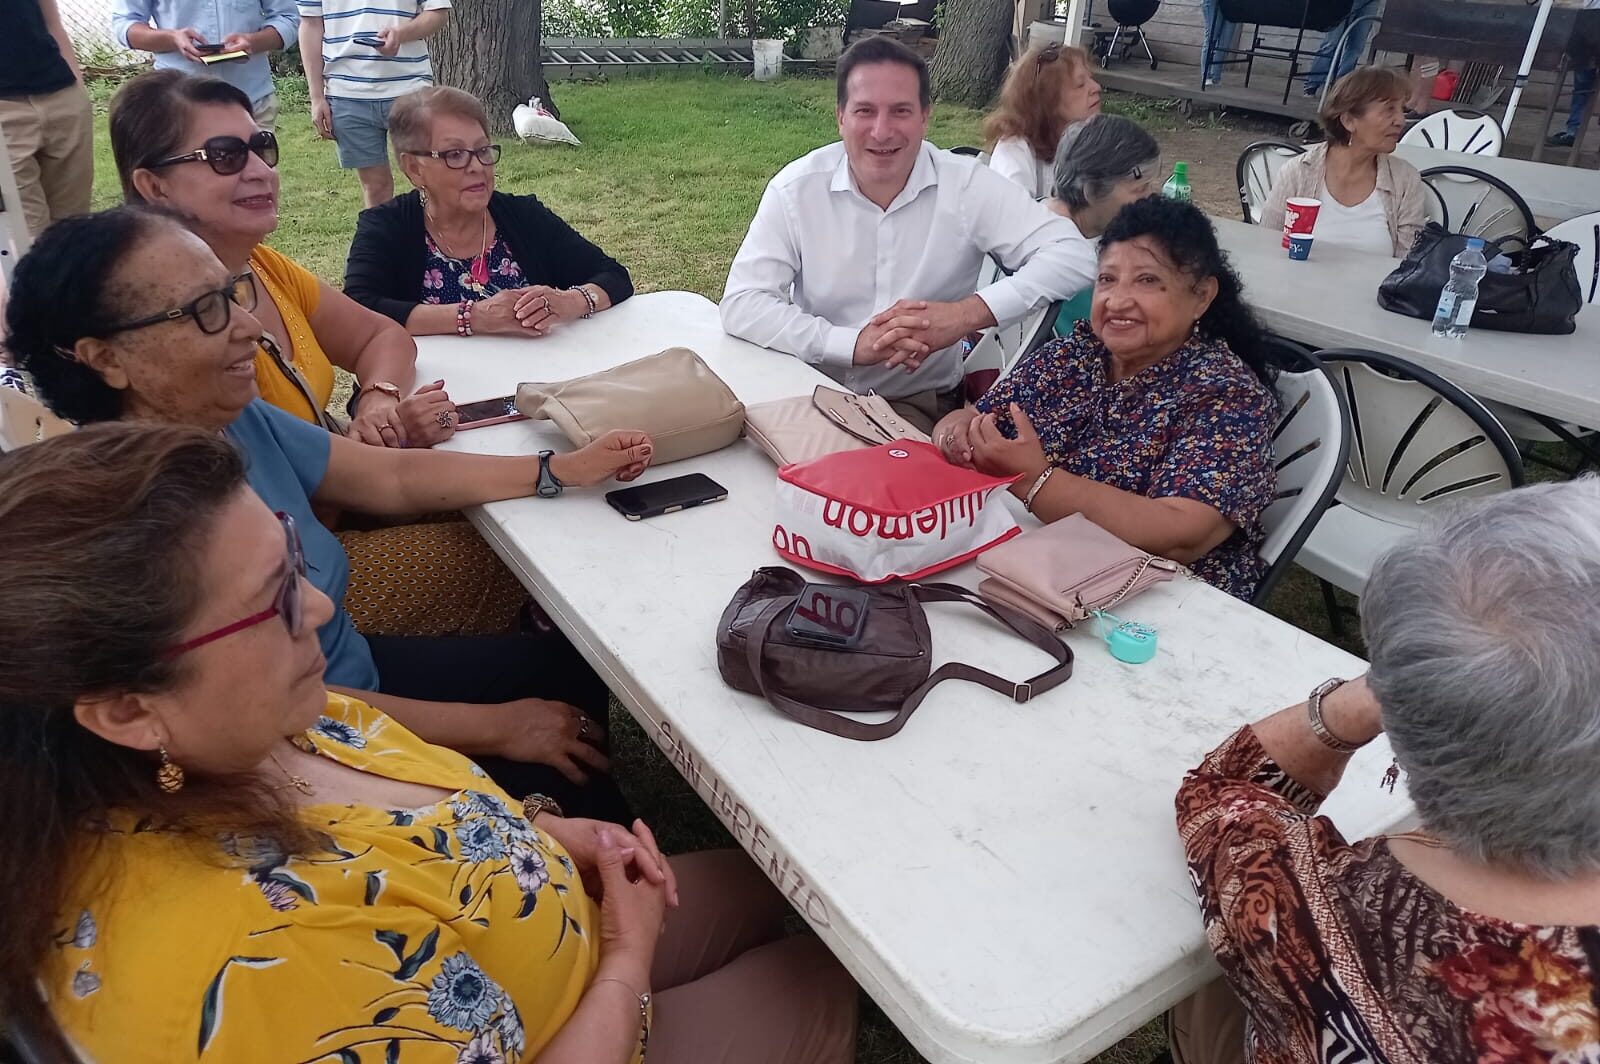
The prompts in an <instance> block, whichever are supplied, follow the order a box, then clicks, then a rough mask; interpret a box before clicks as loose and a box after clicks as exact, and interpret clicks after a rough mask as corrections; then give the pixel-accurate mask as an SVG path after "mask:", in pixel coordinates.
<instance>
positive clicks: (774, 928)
mask: <svg viewBox="0 0 1600 1064" xmlns="http://www.w3.org/2000/svg"><path fill="white" fill-rule="evenodd" d="M0 540H3V541H4V542H5V543H6V544H7V549H8V551H15V552H16V555H17V556H20V557H27V558H28V559H29V561H28V564H27V565H26V566H25V567H23V568H21V569H19V570H17V571H15V572H13V573H12V574H11V575H10V576H9V577H8V579H7V580H6V581H5V582H3V583H0V817H4V818H5V819H6V822H7V823H9V824H11V825H13V829H12V830H9V831H8V834H9V835H10V841H11V844H12V846H13V847H14V848H13V850H12V853H13V858H14V857H15V856H16V855H17V854H20V853H26V854H27V859H26V860H17V859H12V858H8V859H7V860H6V861H4V862H0V911H3V912H5V914H6V933H5V935H4V936H0V1015H3V1016H5V1017H7V1018H8V1019H9V1020H10V1021H12V1022H16V1023H18V1024H19V1026H22V1027H34V1028H40V1029H43V1030H45V1031H46V1032H47V1036H48V1037H60V1036H61V1035H64V1037H65V1039H66V1040H67V1042H68V1043H70V1045H71V1046H72V1047H73V1049H75V1050H76V1051H77V1052H78V1053H80V1054H81V1056H82V1059H86V1060H101V1061H110V1060H116V1061H119V1062H120V1061H138V1062H142V1061H149V1062H152V1064H154V1062H170V1061H179V1060H211V1061H230V1062H231V1061H307V1062H309V1061H337V1062H356V1061H373V1062H376V1061H380V1060H381V1061H384V1062H386V1064H388V1062H394V1061H401V1062H415V1064H434V1062H437V1064H505V1062H513V1061H521V1062H537V1064H569V1062H570V1064H578V1062H582V1064H601V1062H604V1064H625V1062H634V1061H639V1060H642V1059H644V1056H645V1053H646V1051H647V1050H648V1054H649V1059H650V1060H651V1061H652V1062H653V1064H660V1062H663V1061H665V1062H668V1064H677V1062H681V1064H689V1062H691V1061H693V1062H702V1061H708V1060H727V1061H763V1062H772V1061H790V1062H794V1064H800V1062H802V1061H805V1062H815V1061H824V1062H835V1061H838V1062H844V1061H850V1060H852V1059H853V1058H854V1029H855V990H854V987H853V985H852V984H851V983H850V981H849V979H848V977H847V976H845V975H844V973H843V971H842V970H841V969H840V968H839V967H838V965H837V964H836V963H835V962H834V961H833V960H832V958H831V957H829V956H828V954H827V953H826V951H825V950H823V949H822V947H821V946H820V945H819V944H817V943H816V941H815V940H814V939H810V938H809V937H801V938H787V939H786V938H784V937H783V930H782V924H783V915H784V911H785V910H784V905H783V902H782V900H781V898H779V897H778V895H777V893H776V891H774V890H772V889H771V887H770V886H769V885H767V884H766V883H765V882H764V881H763V880H762V878H761V875H760V873H759V872H758V871H756V869H755V868H754V867H753V866H752V865H751V864H750V863H749V862H748V861H747V860H745V859H744V858H743V856H742V855H739V854H736V853H703V854H693V855H689V856H687V857H680V858H673V859H672V860H671V861H668V860H666V859H665V858H663V857H662V856H661V853H660V851H659V850H658V849H657V848H656V845H655V842H654V839H653V838H652V836H651V834H650V831H649V829H647V828H646V827H645V826H644V824H643V823H641V822H635V824H634V826H633V829H632V831H631V832H630V831H624V830H623V829H621V828H618V827H616V826H614V825H603V824H600V823H597V822H594V821H584V820H566V819H563V818H562V817H561V816H560V814H559V811H558V810H552V809H548V808H545V807H544V806H543V804H542V800H541V799H539V798H537V796H535V797H534V798H530V799H528V801H527V803H525V805H524V806H518V805H516V804H514V803H513V802H512V800H511V799H510V798H509V797H507V796H506V794H505V793H504V792H503V791H501V790H500V789H499V788H498V787H496V786H495V785H494V784H493V783H492V782H490V781H489V780H488V779H487V778H486V777H485V776H484V774H483V773H482V772H481V771H480V770H478V769H477V767H476V766H474V765H473V764H472V763H471V762H469V761H467V760H466V759H465V758H463V757H461V756H460V755H458V754H455V753H452V752H450V751H447V750H444V749H442V748H440V747H435V746H430V745H428V744H427V743H424V742H423V741H421V740H419V739H418V738H417V737H416V736H414V735H412V734H411V733H410V732H408V731H406V729H405V728H404V727H402V726H401V725H400V724H398V723H397V722H395V721H394V720H392V719H390V718H388V717H386V716H384V715H383V714H382V713H380V712H378V711H377V710H375V709H373V708H371V707H370V706H367V705H364V704H362V703H360V702H357V701H354V700H352V699H347V698H344V697H341V696H330V695H329V694H328V693H327V692H326V691H325V690H324V688H323V683H322V665H323V662H322V654H321V651H320V649H319V647H318V644H317V638H316V628H317V625H318V624H320V623H322V622H323V621H325V620H327V618H328V616H329V615H330V614H331V611H332V605H331V603H330V602H329V600H328V599H327V598H326V597H325V596H324V595H322V594H321V593H320V592H318V591H317V590H316V589H315V588H314V587H313V586H312V585H311V584H310V583H308V582H307V581H306V579H305V570H304V558H303V555H302V554H301V552H300V549H299V544H298V538H297V536H296V533H295V529H294V525H293V522H292V520H291V519H289V518H286V517H284V516H283V515H274V514H272V513H271V512H270V511H269V510H268V509H267V508H266V506H265V505H264V504H263V503H262V502H261V501H260V499H258V498H257V497H256V496H255V495H254V494H253V493H252V492H251V491H250V490H249V489H248V487H247V486H246V485H245V482H244V476H243V467H242V463H241V459H240V457H239V455H238V453H237V452H236V451H235V450H234V449H233V447H232V445H230V444H229V443H228V442H227V441H226V440H225V439H223V438H221V437H219V436H217V435H215V434H211V433H205V432H201V431H198V430H193V429H185V428H177V427H161V426H154V425H133V424H127V425H123V424H114V425H102V426H92V427H90V428H86V429H84V430H82V431H80V432H76V433H72V434H69V435H67V436H63V437H60V438H58V439H55V440H51V441H47V442H45V443H41V444H37V445H33V446H31V447H28V448H26V449H24V450H22V451H20V452H18V453H16V454H13V455H9V456H7V457H6V458H5V460H4V461H3V462H0ZM680 894H681V896H682V899H683V902H682V905H680V904H679V897H680ZM41 990H42V992H43V1001H42V1002H41V1001H40V999H39V996H38V992H39V991H41ZM652 995H654V997H653V998H652ZM52 1020H53V1021H54V1023H53V1024H52V1023H51V1021H52ZM53 1026H59V1028H60V1034H59V1035H52V1034H49V1033H48V1032H50V1030H51V1028H52V1027H53Z"/></svg>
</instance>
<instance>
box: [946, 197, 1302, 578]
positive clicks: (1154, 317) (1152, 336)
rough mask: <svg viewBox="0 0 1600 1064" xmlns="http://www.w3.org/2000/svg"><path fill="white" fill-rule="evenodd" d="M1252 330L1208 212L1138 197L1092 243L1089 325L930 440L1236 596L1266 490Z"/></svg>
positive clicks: (1043, 510) (1266, 389)
mask: <svg viewBox="0 0 1600 1064" xmlns="http://www.w3.org/2000/svg"><path fill="white" fill-rule="evenodd" d="M1261 336H1262V333H1261V327H1260V326H1259V325H1258V324H1257V322H1256V320H1255V318H1254V316H1253V315H1252V314H1251V313H1250V311H1249V309H1248V308H1247V307H1246V306H1245V305H1244V302H1243V300H1242V298H1241V292H1240V283H1239V278H1238V276H1237V275H1236V274H1235V273H1234V272H1233V270H1232V268H1230V267H1229V266H1228V264H1227V263H1226V262H1225V261H1224V260H1223V257H1222V252H1221V250H1220V249H1219V248H1218V247H1217V237H1216V233H1215V232H1214V231H1213V230H1212V228H1211V223H1210V222H1209V221H1207V220H1206V216H1205V215H1204V214H1202V213H1200V211H1199V210H1197V209H1196V208H1194V207H1192V206H1190V205H1189V204H1186V203H1177V202H1174V201H1171V200H1165V199H1159V198H1156V197H1151V198H1149V199H1144V200H1139V201H1138V202H1136V203H1132V204H1129V205H1128V206H1127V207H1125V208H1123V210H1122V212H1121V213H1120V214H1118V215H1117V217H1116V219H1115V220H1113V221H1112V223H1111V225H1110V227H1109V228H1108V229H1107V230H1106V232H1105V235H1104V237H1103V238H1102V240H1101V244H1100V269H1099V274H1098V276H1097V278H1096V281H1095V288H1094V303H1093V308H1092V311H1091V314H1090V319H1089V321H1087V322H1079V323H1078V326H1077V328H1076V330H1074V331H1073V333H1072V334H1071V335H1069V336H1065V337H1062V338H1061V339H1059V340H1055V341H1053V342H1051V343H1049V344H1046V345H1045V346H1044V347H1041V348H1040V349H1039V350H1038V351H1036V352H1034V354H1032V355H1031V356H1029V357H1028V358H1027V359H1026V360H1025V361H1023V362H1022V363H1021V364H1020V365H1018V366H1017V367H1016V368H1014V369H1013V370H1012V371H1011V373H1010V374H1008V375H1007V376H1005V377H1002V378H1001V379H1000V380H999V381H998V382H996V384H995V386H994V387H993V388H991V389H990V390H989V392H988V393H987V394H985V395H984V397H983V398H982V399H980V400H979V401H978V403H977V408H976V409H973V408H970V407H969V408H968V409H965V410H959V411H957V412H955V413H953V414H950V415H949V416H948V417H946V418H944V420H942V421H940V422H939V424H938V426H936V428H935V429H934V440H935V442H936V443H938V445H939V447H940V449H941V450H943V451H944V454H945V457H946V458H948V459H949V460H950V461H951V462H954V463H956V464H958V465H966V466H972V467H974V468H977V469H980V470H982V471H983V472H985V473H994V474H999V475H1008V474H1017V475H1019V479H1018V480H1017V482H1016V484H1014V485H1013V486H1012V489H1011V490H1012V492H1013V494H1015V495H1017V496H1018V497H1019V498H1024V499H1027V498H1031V499H1032V506H1031V507H1030V509H1031V510H1032V511H1033V513H1034V514H1035V515H1036V516H1037V517H1038V518H1039V519H1040V520H1041V521H1054V520H1057V519H1059V518H1062V517H1065V516H1067V515H1068V514H1074V513H1081V514H1083V515H1084V516H1085V517H1088V518H1089V519H1090V520H1092V521H1094V522H1095V523H1096V524H1098V525H1100V526H1101V527H1103V528H1105V529H1107V530H1108V531H1110V532H1112V533H1114V534H1116V535H1117V536H1120V537H1121V538H1122V539H1124V540H1126V541H1127V542H1128V543H1131V544H1133V545H1134V546H1136V547H1139V548H1141V549H1143V550H1147V551H1150V552H1151V553H1152V554H1158V555H1161V556H1163V557H1167V558H1172V559H1174V560H1176V561H1180V562H1184V563H1185V564H1187V565H1189V566H1190V567H1191V568H1192V569H1193V571H1194V573H1195V575H1196V576H1198V577H1200V578H1201V579H1203V580H1205V581H1207V582H1208V583H1211V584H1214V585H1216V586H1217V587H1219V588H1221V589H1222V590H1224V591H1227V592H1229V593H1231V594H1234V595H1237V596H1239V597H1240V598H1246V599H1247V598H1249V597H1250V595H1251V594H1252V593H1253V592H1254V591H1255V587H1256V584H1257V582H1258V581H1259V580H1260V578H1261V574H1262V571H1263V569H1264V568H1265V564H1264V563H1263V561H1262V560H1261V557H1260V555H1259V554H1258V553H1257V551H1258V550H1259V548H1260V546H1261V541H1262V538H1263V533H1262V529H1261V514H1262V511H1264V510H1265V509H1266V508H1267V506H1268V504H1270V503H1271V502H1272V496H1273V490H1274V485H1275V474H1274V470H1273V463H1272V429H1273V426H1274V424H1275V423H1276V420H1277V416H1278V402H1277V398H1276V396H1275V394H1274V393H1273V390H1272V388H1271V385H1270V372H1269V370H1268V369H1267V368H1266V366H1265V364H1264V363H1263V362H1262V361H1261V357H1260V351H1261V344H1260V339H1261Z"/></svg>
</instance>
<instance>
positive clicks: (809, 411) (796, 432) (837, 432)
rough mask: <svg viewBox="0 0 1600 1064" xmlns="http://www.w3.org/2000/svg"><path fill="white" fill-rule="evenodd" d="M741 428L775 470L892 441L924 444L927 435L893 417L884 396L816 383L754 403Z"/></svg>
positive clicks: (895, 414) (897, 415) (892, 409)
mask: <svg viewBox="0 0 1600 1064" xmlns="http://www.w3.org/2000/svg"><path fill="white" fill-rule="evenodd" d="M744 428H745V435H746V436H748V437H750V439H751V441H752V442H754V443H755V445H756V446H757V447H759V448H761V450H762V451H763V452H765V453H766V455H767V457H768V458H771V459H772V460H773V461H774V462H777V463H778V464H779V465H780V466H784V465H793V464H794V463H796V462H808V461H810V460H811V459H813V458H821V457H822V456H823V455H829V454H835V453H837V452H839V451H852V450H856V449H857V448H861V447H876V446H877V445H878V444H880V443H892V442H894V441H895V440H915V441H917V442H918V443H927V442H928V434H927V433H925V432H923V431H922V430H920V429H918V428H917V427H916V426H914V425H912V424H911V423H910V422H909V421H907V420H905V419H904V418H902V417H901V416H900V415H899V414H897V413H895V409H894V407H892V406H890V405H889V400H887V399H885V398H884V397H883V396H881V395H856V394H854V393H852V392H843V391H840V390H839V389H837V388H829V387H827V386H826V385H818V386H817V387H816V389H815V390H814V391H813V392H812V393H811V395H810V396H809V397H807V396H804V395H797V396H795V397H794V398H792V399H776V400H774V401H772V402H770V403H757V404H756V405H755V406H752V407H751V408H750V409H749V410H748V411H746V413H745V426H744Z"/></svg>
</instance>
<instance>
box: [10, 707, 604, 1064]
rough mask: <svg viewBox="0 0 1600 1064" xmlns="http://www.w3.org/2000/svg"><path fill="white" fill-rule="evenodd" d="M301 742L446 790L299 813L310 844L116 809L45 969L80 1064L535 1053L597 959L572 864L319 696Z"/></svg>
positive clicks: (394, 732)
mask: <svg viewBox="0 0 1600 1064" xmlns="http://www.w3.org/2000/svg"><path fill="white" fill-rule="evenodd" d="M302 745H304V746H305V747H306V748H307V749H314V751H315V752H316V753H318V754H320V755H321V756H323V757H330V758H333V759H334V760H335V761H338V762H341V763H342V764H345V765H348V766H350V767H352V768H356V769H360V770H361V771H364V772H371V773H374V774H376V775H381V776H386V777H388V778H390V779H396V780H405V781H409V782H412V783H419V784H426V785H430V786H436V787H443V788H446V789H448V790H450V791H452V792H453V793H452V794H451V796H450V797H449V798H448V799H446V800H445V801H442V802H440V803H439V804H438V805H435V806H430V807H425V808H421V809H408V810H387V809H378V808H374V807H360V806H334V805H322V806H311V807H308V808H307V810H306V815H307V817H308V819H309V820H310V821H311V822H312V823H314V825H315V826H316V828H317V830H318V831H319V832H321V833H322V834H323V842H322V846H321V848H320V849H318V850H317V851H315V852H312V853H309V854H306V855H304V856H300V857H289V858H285V857H284V855H283V854H282V853H276V852H273V847H272V846H270V845H262V844H260V843H259V842H257V841H253V840H249V839H245V838H239V837H233V836H229V837H225V838H221V839H219V840H218V845H217V846H216V847H215V848H210V847H207V846H205V845H203V844H196V843H195V842H194V841H192V840H185V839H180V838H177V837H175V836H173V835H171V834H167V833H163V832H161V831H159V830H153V829H151V828H150V827H149V825H147V824H142V823H136V822H134V821H133V819H132V818H131V817H124V818H121V821H120V822H117V821H116V820H115V818H114V820H113V824H112V826H111V829H110V830H109V831H108V832H106V833H105V834H104V835H102V836H101V838H100V845H99V846H98V847H97V848H96V849H95V850H94V852H93V856H92V857H91V858H90V859H89V860H88V861H87V862H86V865H87V866H86V867H83V868H82V869H80V870H79V873H78V874H76V875H75V876H74V877H73V879H72V883H71V886H70V887H69V890H68V892H67V896H66V899H67V900H66V904H65V905H64V906H63V908H62V910H61V911H62V922H61V929H60V933H59V934H58V936H57V938H56V948H55V949H54V950H53V951H52V952H51V955H50V957H49V959H48V961H47V963H46V965H45V968H44V970H43V972H42V973H41V978H42V981H43V985H44V987H45V991H46V993H47V995H48V997H49V1001H50V1006H51V1008H52V1010H53V1012H54V1014H55V1016H56V1018H57V1019H58V1021H59V1022H60V1024H61V1026H62V1028H63V1029H64V1030H65V1031H66V1032H67V1034H68V1036H69V1037H70V1038H71V1039H72V1040H73V1041H74V1042H75V1043H76V1044H77V1046H79V1047H80V1048H81V1049H82V1050H83V1051H84V1053H85V1056H86V1059H90V1060H97V1061H113V1060H114V1061H118V1062H125V1061H126V1062H150V1064H155V1062H162V1064H166V1062H171V1061H218V1062H224V1061H225V1062H230V1064H231V1062H236V1061H273V1062H308V1064H309V1062H311V1061H327V1062H330V1064H358V1062H371V1064H380V1062H381V1064H393V1062H396V1061H399V1062H404V1064H510V1062H515V1061H526V1060H531V1059H532V1058H533V1057H534V1056H535V1055H537V1054H538V1053H539V1052H540V1050H542V1049H543V1048H544V1046H545V1045H546V1043H548V1042H549V1041H550V1039H551V1038H552V1037H554V1035H555V1034H556V1032H557V1031H559V1030H560V1029H561V1027H562V1025H563V1024H564V1023H565V1022H566V1020H567V1018H568V1017H570V1016H571V1015H572V1013H573V1010H574V1009H575V1008H576V1007H577V1003H578V999H579V998H580V997H581V996H582V995H583V992H584V990H585V988H586V987H587V985H588V983H589V981H590V979H591V978H593V976H594V972H595V968H596V965H597V964H598V961H599V911H598V908H597V907H596V905H595V903H594V902H593V901H592V900H591V899H590V898H589V897H588V896H587V895H585V894H584V891H583V884H582V882H581V880H580V879H579V877H578V875H577V872H576V870H575V868H574V866H573V863H572V861H571V859H570V858H569V857H568V855H567V853H566V851H565V850H563V849H562V847H561V846H560V844H558V843H557V842H556V841H555V840H554V839H552V838H550V837H549V836H547V835H545V834H544V833H542V832H540V831H538V830H537V829H535V828H534V827H532V826H531V825H530V824H529V823H528V822H527V821H526V820H525V819H524V818H523V817H522V814H521V811H520V809H519V808H518V807H517V805H516V803H514V802H513V801H512V800H511V799H510V798H509V797H508V796H507V795H506V794H505V792H504V791H502V790H500V788H498V787H497V786H495V785H494V784H493V783H492V782H490V781H489V780H488V778H487V777H485V776H484V775H483V773H482V771H481V770H480V769H479V768H478V767H477V766H476V765H473V764H472V763H471V762H470V761H468V760H467V759H466V758H464V757H462V756H461V755H459V754H456V753H453V752H451V751H449V750H445V749H443V748H441V747H437V746H431V745H429V744H428V743H425V742H423V741H422V740H421V739H418V738H417V737H416V736H415V735H413V734H411V733H410V732H409V731H407V730H406V729H405V728H404V727H402V726H401V725H400V724H398V723H397V722H395V721H393V720H391V719H389V718H388V717H386V716H384V715H383V714H382V713H380V712H378V711H377V710H375V709H373V708H372V707H370V706H368V705H366V704H364V703H362V702H358V701H355V700H353V699H347V698H344V697H342V696H339V695H334V694H331V693H330V695H329V696H328V707H327V713H326V715H325V716H323V717H322V718H321V720H319V721H318V723H317V725H316V726H315V727H314V728H312V729H311V730H310V731H308V732H306V733H305V737H304V740H303V741H302Z"/></svg>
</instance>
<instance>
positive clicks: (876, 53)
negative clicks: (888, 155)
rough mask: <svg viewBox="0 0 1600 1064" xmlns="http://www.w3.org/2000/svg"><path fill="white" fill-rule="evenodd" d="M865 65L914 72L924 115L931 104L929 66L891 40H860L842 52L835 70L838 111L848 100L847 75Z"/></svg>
mask: <svg viewBox="0 0 1600 1064" xmlns="http://www.w3.org/2000/svg"><path fill="white" fill-rule="evenodd" d="M864 63H899V64H900V65H901V66H908V67H910V68H911V69H912V70H915V71H916V72H917V100H918V102H920V103H921V104H922V109H923V110H924V111H926V110H927V109H928V107H929V105H930V104H932V103H933V90H932V88H931V87H930V85H929V83H928V63H927V60H925V59H923V58H922V57H921V56H920V55H918V54H917V53H916V52H913V51H912V50H911V49H910V48H907V47H906V46H905V45H903V44H901V43H900V42H899V41H897V40H895V39H894V38H893V37H883V36H877V37H863V38H861V39H860V40H859V41H857V42H856V43H855V44H852V45H851V46H850V47H848V48H846V49H845V50H844V54H843V55H841V56H840V57H839V62H838V64H837V65H836V66H835V67H834V77H835V79H836V81H837V84H838V97H839V110H841V111H842V110H844V105H845V103H846V100H847V98H848V97H849V95H850V93H849V82H850V72H851V71H852V70H854V69H855V68H856V67H858V66H861V65H862V64H864Z"/></svg>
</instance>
